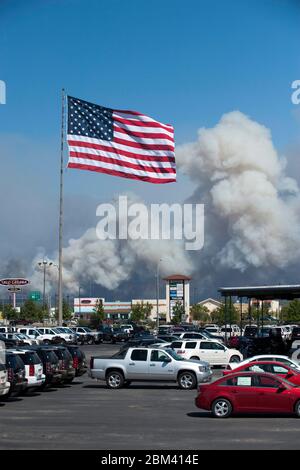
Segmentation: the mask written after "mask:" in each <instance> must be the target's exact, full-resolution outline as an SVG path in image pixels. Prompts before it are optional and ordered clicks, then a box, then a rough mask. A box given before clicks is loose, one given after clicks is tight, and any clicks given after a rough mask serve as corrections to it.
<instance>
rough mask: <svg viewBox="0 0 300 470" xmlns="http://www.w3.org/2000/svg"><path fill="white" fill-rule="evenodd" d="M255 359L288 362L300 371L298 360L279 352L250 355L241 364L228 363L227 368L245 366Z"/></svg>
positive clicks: (232, 368)
mask: <svg viewBox="0 0 300 470" xmlns="http://www.w3.org/2000/svg"><path fill="white" fill-rule="evenodd" d="M254 361H260V362H264V361H268V362H269V361H275V362H280V363H281V364H286V365H287V366H289V367H290V368H291V369H296V370H299V371H300V364H299V363H298V362H296V361H294V360H293V359H290V358H289V357H287V356H282V355H279V354H259V355H256V356H253V357H248V359H244V360H243V361H242V362H240V363H239V364H237V363H234V362H233V363H230V364H228V365H227V369H228V370H234V369H236V368H237V367H241V366H244V365H246V364H249V363H250V362H254Z"/></svg>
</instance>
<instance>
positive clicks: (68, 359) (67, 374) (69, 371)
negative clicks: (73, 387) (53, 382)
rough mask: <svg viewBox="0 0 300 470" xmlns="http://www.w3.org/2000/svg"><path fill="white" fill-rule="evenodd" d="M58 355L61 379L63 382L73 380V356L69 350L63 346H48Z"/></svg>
mask: <svg viewBox="0 0 300 470" xmlns="http://www.w3.org/2000/svg"><path fill="white" fill-rule="evenodd" d="M49 348H50V349H51V351H53V352H54V353H55V354H56V356H57V357H58V372H59V373H60V374H61V381H62V382H63V383H71V382H73V380H74V378H75V374H76V370H75V367H73V357H72V355H71V354H70V352H69V350H68V349H67V348H66V347H64V346H54V347H53V346H49Z"/></svg>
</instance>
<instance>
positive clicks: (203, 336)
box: [176, 331, 208, 340]
mask: <svg viewBox="0 0 300 470" xmlns="http://www.w3.org/2000/svg"><path fill="white" fill-rule="evenodd" d="M176 336H177V338H178V339H184V340H188V339H208V335H207V334H205V333H204V332H203V333H200V331H189V332H184V333H180V334H179V335H176Z"/></svg>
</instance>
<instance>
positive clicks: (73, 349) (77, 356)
mask: <svg viewBox="0 0 300 470" xmlns="http://www.w3.org/2000/svg"><path fill="white" fill-rule="evenodd" d="M66 348H67V350H68V351H69V353H70V354H71V356H72V359H73V363H72V365H73V367H74V369H75V377H80V376H81V375H83V374H85V373H86V371H87V363H86V358H85V354H84V352H83V351H82V350H81V349H80V348H79V347H78V346H70V345H66Z"/></svg>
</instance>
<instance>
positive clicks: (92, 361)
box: [90, 357, 94, 369]
mask: <svg viewBox="0 0 300 470" xmlns="http://www.w3.org/2000/svg"><path fill="white" fill-rule="evenodd" d="M90 369H94V358H93V357H91V359H90Z"/></svg>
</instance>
